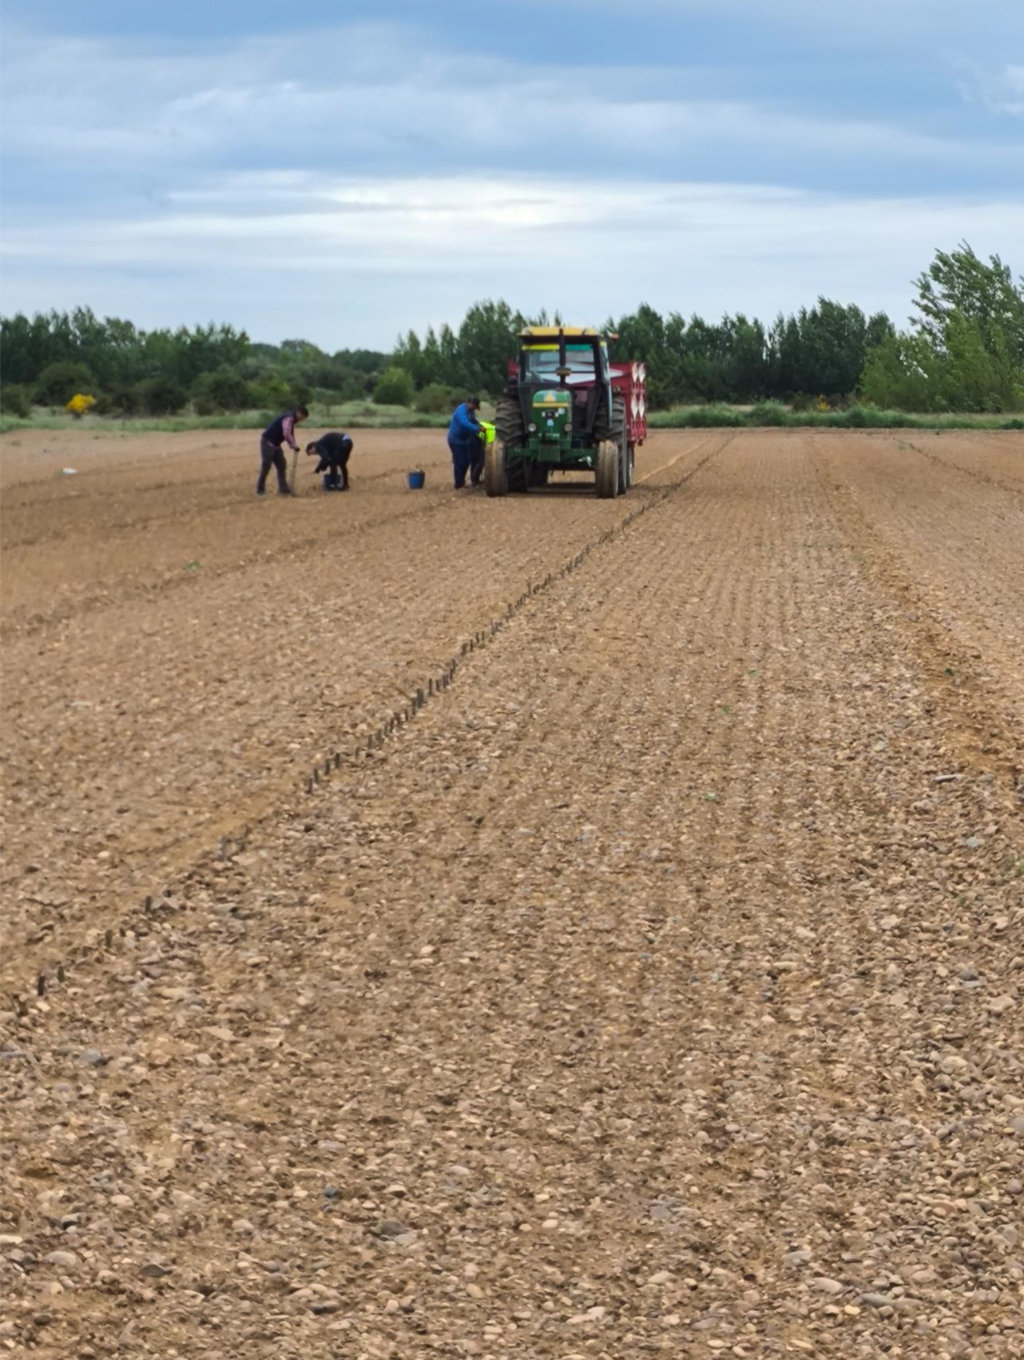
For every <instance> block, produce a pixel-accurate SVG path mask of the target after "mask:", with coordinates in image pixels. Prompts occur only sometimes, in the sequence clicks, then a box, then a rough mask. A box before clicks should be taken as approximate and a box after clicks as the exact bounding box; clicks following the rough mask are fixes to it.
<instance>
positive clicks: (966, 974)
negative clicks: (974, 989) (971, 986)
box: [957, 963, 978, 982]
mask: <svg viewBox="0 0 1024 1360" xmlns="http://www.w3.org/2000/svg"><path fill="white" fill-rule="evenodd" d="M957 972H958V974H959V976H960V980H961V981H962V982H976V981H977V978H978V974H977V971H976V970H975V969H974V968H973V967H972V966H971V964H969V963H965V964H963V965H962V966H961V967H960V968H958V969H957Z"/></svg>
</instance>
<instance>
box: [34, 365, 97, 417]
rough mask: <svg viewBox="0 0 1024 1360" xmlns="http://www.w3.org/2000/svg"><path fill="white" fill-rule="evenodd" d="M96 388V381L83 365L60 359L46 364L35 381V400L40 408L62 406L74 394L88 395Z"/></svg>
mask: <svg viewBox="0 0 1024 1360" xmlns="http://www.w3.org/2000/svg"><path fill="white" fill-rule="evenodd" d="M96 386H97V383H96V379H95V377H94V376H93V374H92V373H91V372H90V370H89V369H88V368H86V366H85V364H82V363H76V362H75V360H73V359H61V360H58V361H57V362H56V363H52V364H47V365H46V367H45V368H44V369H43V371H42V372H41V373H40V374H39V376H38V378H37V379H36V385H35V399H36V401H37V402H38V403H39V405H40V406H63V405H64V404H65V403H66V402H69V401H70V400H71V398H72V397H73V396H74V395H75V393H76V392H85V393H89V394H90V395H91V394H92V393H93V392H94V390H95V388H96Z"/></svg>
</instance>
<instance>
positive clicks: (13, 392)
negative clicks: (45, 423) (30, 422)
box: [0, 383, 32, 420]
mask: <svg viewBox="0 0 1024 1360" xmlns="http://www.w3.org/2000/svg"><path fill="white" fill-rule="evenodd" d="M0 412H2V413H3V414H4V415H5V416H18V417H19V419H21V420H27V419H28V418H29V416H30V415H31V414H32V396H31V393H30V392H29V390H28V388H27V387H26V386H25V385H24V383H4V385H3V387H0Z"/></svg>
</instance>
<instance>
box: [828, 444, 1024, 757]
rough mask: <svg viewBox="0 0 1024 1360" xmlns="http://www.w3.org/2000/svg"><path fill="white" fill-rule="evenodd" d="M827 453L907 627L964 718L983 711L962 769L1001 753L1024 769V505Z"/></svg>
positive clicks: (834, 482)
mask: <svg viewBox="0 0 1024 1360" xmlns="http://www.w3.org/2000/svg"><path fill="white" fill-rule="evenodd" d="M819 448H820V449H821V450H822V452H823V454H824V464H823V466H824V467H825V468H826V469H827V475H828V476H829V478H830V483H831V486H832V489H833V493H834V495H835V497H836V502H837V504H838V506H839V508H840V510H841V513H842V515H843V517H844V522H845V525H846V531H847V532H848V533H849V534H850V535H851V537H852V538H853V539H854V540H855V541H856V542H857V546H858V549H859V550H860V551H861V552H862V554H863V555H864V558H865V561H866V562H867V563H869V565H870V568H871V570H872V571H873V572H874V573H875V574H876V576H877V577H878V579H879V581H880V583H881V584H882V586H883V588H884V589H886V590H888V591H890V592H892V593H893V594H894V595H896V596H897V597H898V598H899V600H900V601H901V603H902V605H903V611H902V619H901V621H900V623H899V625H898V626H899V627H900V628H901V629H902V630H904V631H905V632H907V633H908V634H909V635H913V636H915V637H916V638H917V639H918V645H919V648H920V650H921V651H922V654H926V653H930V665H931V667H932V669H933V672H934V674H933V679H937V680H938V681H939V682H940V684H941V685H943V686H944V687H945V688H954V689H958V690H960V691H961V694H960V696H959V702H960V705H961V707H962V708H964V709H965V710H973V712H972V713H971V714H970V716H969V718H968V719H967V720H966V721H967V722H968V723H969V726H970V727H971V728H972V729H973V732H971V733H969V734H967V735H966V738H965V741H964V742H963V743H962V745H964V747H965V750H964V758H965V759H969V760H972V761H973V762H975V763H977V761H978V760H979V758H980V759H984V757H985V756H986V755H989V756H995V755H997V754H998V753H999V751H998V749H997V748H1001V755H1002V760H1003V764H1004V766H1010V767H1012V766H1013V765H1016V767H1017V768H1018V770H1020V769H1022V768H1024V761H1022V760H1021V743H1022V737H1021V733H1024V704H1022V694H1024V650H1022V648H1021V646H1020V645H1019V643H1020V639H1021V638H1022V637H1024V513H1022V507H1021V505H1020V503H1019V498H1017V497H1016V496H1015V495H1013V494H1010V493H1008V492H1007V491H1006V490H1004V489H1002V488H1000V487H998V486H995V485H992V484H990V483H988V482H979V481H977V480H975V479H968V478H963V479H958V480H951V479H949V478H948V477H943V476H941V475H939V474H938V473H937V472H936V470H935V468H934V467H933V466H929V465H928V463H927V462H925V461H923V460H918V459H915V460H913V461H910V462H907V461H906V460H904V459H894V458H893V454H892V450H891V449H890V450H885V449H880V448H878V447H877V445H876V444H874V443H866V444H865V445H864V447H863V448H861V447H858V449H857V453H856V456H851V457H844V458H842V461H841V462H840V461H838V455H837V453H836V450H835V448H834V447H829V449H828V452H827V453H826V452H825V448H826V446H825V445H824V444H822V443H821V442H820V441H819ZM1021 456H1022V458H1024V441H1022V449H1021ZM895 626H897V625H894V627H895ZM972 746H973V747H975V748H976V749H975V750H973V751H972V750H971V749H970V748H971V747H972ZM1014 748H1016V749H1015V751H1014ZM989 763H990V764H991V761H990V762H989Z"/></svg>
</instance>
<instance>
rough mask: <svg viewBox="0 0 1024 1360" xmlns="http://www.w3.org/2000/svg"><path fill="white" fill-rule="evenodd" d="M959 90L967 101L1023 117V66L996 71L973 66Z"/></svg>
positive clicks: (999, 112)
mask: <svg viewBox="0 0 1024 1360" xmlns="http://www.w3.org/2000/svg"><path fill="white" fill-rule="evenodd" d="M961 90H962V92H963V95H964V98H965V99H966V100H967V101H968V102H969V103H979V104H983V105H984V107H985V108H987V109H989V110H991V112H992V113H996V114H1003V115H1008V116H1009V117H1011V118H1024V66H1004V67H1003V69H1002V70H1001V71H997V72H991V71H983V70H978V69H977V68H975V69H973V70H972V71H971V73H970V75H969V77H968V78H967V79H966V80H964V81H963V82H962V83H961ZM1018 150H1020V148H1018Z"/></svg>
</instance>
